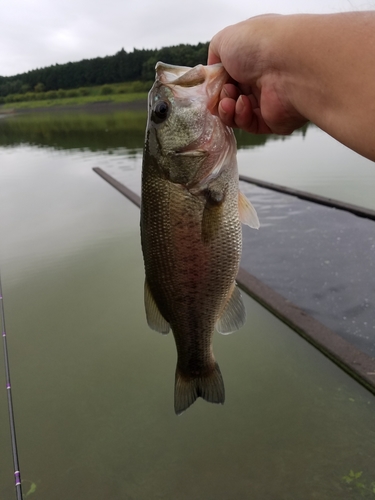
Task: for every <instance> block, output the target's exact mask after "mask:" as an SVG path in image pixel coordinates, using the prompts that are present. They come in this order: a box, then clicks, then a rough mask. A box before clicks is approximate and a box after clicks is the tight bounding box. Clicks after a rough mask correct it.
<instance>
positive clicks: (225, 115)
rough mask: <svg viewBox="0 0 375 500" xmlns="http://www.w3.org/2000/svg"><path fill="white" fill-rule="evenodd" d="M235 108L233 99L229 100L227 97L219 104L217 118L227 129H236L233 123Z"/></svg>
mask: <svg viewBox="0 0 375 500" xmlns="http://www.w3.org/2000/svg"><path fill="white" fill-rule="evenodd" d="M235 108H236V101H235V100H234V99H230V98H229V97H225V98H224V99H222V100H221V101H220V103H219V106H218V114H219V117H220V119H221V121H222V122H223V123H225V125H227V126H228V127H236V123H235V121H234V114H235Z"/></svg>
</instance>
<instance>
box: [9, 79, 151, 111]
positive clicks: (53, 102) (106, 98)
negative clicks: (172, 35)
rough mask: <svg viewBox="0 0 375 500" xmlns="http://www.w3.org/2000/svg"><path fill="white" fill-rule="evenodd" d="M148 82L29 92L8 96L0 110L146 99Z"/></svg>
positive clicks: (149, 84)
mask: <svg viewBox="0 0 375 500" xmlns="http://www.w3.org/2000/svg"><path fill="white" fill-rule="evenodd" d="M150 86H151V83H150V82H127V83H117V84H111V85H108V84H107V85H102V86H98V87H83V88H80V89H72V90H59V91H56V92H54V91H52V92H39V93H36V92H29V93H27V94H23V95H22V94H14V95H13V96H8V97H7V98H5V100H6V101H7V100H8V101H10V102H5V103H4V104H2V105H0V113H1V112H7V111H8V112H9V111H11V110H22V109H33V108H50V107H55V106H60V107H61V106H80V105H85V104H92V103H100V102H106V103H123V102H124V103H126V102H134V101H138V100H146V98H147V90H146V89H148V88H149V87H150Z"/></svg>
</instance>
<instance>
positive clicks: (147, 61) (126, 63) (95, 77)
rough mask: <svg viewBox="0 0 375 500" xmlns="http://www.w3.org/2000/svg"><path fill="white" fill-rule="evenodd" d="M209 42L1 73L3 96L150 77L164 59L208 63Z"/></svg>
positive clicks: (137, 51)
mask: <svg viewBox="0 0 375 500" xmlns="http://www.w3.org/2000/svg"><path fill="white" fill-rule="evenodd" d="M207 53H208V42H206V43H198V44H197V45H189V44H180V45H175V46H170V47H163V48H161V49H155V50H151V49H142V50H139V49H134V50H133V51H132V52H126V51H125V50H124V49H121V50H120V51H119V52H117V53H116V54H115V55H113V56H106V57H96V58H94V59H84V60H82V61H78V62H68V63H66V64H55V65H53V66H48V67H46V68H40V69H34V70H31V71H28V72H27V73H22V74H19V75H15V76H8V77H3V76H0V98H4V97H6V96H10V95H12V94H26V93H30V92H33V93H34V92H35V93H38V92H49V91H58V90H61V89H64V90H65V89H78V88H81V87H90V86H96V85H103V84H112V83H120V82H134V81H144V82H146V81H150V80H153V79H154V76H155V71H154V68H155V64H156V63H157V61H163V62H165V63H169V64H176V65H179V66H195V65H197V64H206V61H207Z"/></svg>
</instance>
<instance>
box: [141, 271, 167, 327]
mask: <svg viewBox="0 0 375 500" xmlns="http://www.w3.org/2000/svg"><path fill="white" fill-rule="evenodd" d="M144 291H145V309H146V318H147V323H148V326H149V327H150V328H151V329H152V330H155V331H156V332H159V333H163V334H166V333H169V330H170V326H169V323H168V321H166V320H165V319H164V318H163V316H162V314H161V312H160V311H159V308H158V306H157V305H156V302H155V300H154V297H153V296H152V293H151V290H150V287H149V286H148V283H147V280H145V290H144Z"/></svg>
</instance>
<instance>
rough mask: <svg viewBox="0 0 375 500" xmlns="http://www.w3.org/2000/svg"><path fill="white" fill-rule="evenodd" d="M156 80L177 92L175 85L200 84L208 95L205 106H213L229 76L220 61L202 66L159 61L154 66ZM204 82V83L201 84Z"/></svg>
mask: <svg viewBox="0 0 375 500" xmlns="http://www.w3.org/2000/svg"><path fill="white" fill-rule="evenodd" d="M155 71H156V80H157V81H159V82H160V83H161V84H163V85H166V86H167V87H169V88H170V89H171V90H172V91H173V93H174V94H178V90H177V89H176V87H182V88H185V89H186V88H191V87H197V86H199V85H202V86H203V88H202V91H203V92H204V93H205V94H206V95H207V96H208V102H207V108H208V110H209V111H211V112H212V110H213V109H214V108H215V106H216V104H217V102H218V100H219V96H220V92H221V89H222V87H223V85H224V84H225V83H227V82H228V81H229V80H230V77H229V75H228V73H227V72H226V70H225V69H224V66H223V65H222V64H221V63H217V64H212V65H210V66H203V65H202V64H198V65H197V66H194V67H193V68H190V67H188V66H174V65H172V64H166V63H163V62H161V61H159V62H158V63H157V64H156V66H155ZM203 84H205V85H203Z"/></svg>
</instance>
